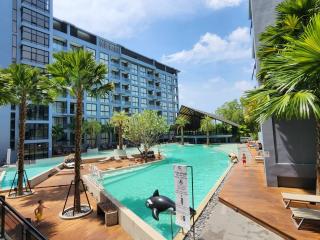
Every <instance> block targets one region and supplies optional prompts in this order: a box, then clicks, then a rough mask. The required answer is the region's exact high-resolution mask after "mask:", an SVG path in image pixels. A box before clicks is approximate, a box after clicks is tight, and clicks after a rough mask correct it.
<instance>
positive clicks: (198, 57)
mask: <svg viewBox="0 0 320 240" xmlns="http://www.w3.org/2000/svg"><path fill="white" fill-rule="evenodd" d="M250 54H251V38H250V34H249V28H247V27H238V28H237V29H235V30H234V31H233V32H231V33H230V34H229V35H228V36H226V37H224V38H222V37H220V36H219V35H217V34H215V33H206V34H204V35H203V36H201V37H200V40H199V41H198V42H197V43H196V44H194V46H193V47H192V48H191V49H190V50H182V51H180V52H176V53H173V54H169V55H165V56H163V58H162V60H163V61H164V62H167V63H189V62H192V63H209V62H218V61H225V60H237V59H245V58H250Z"/></svg>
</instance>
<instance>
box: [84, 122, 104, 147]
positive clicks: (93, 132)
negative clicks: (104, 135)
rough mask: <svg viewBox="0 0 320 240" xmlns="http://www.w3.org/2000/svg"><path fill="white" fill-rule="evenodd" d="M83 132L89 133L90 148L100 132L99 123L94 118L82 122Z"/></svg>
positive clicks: (93, 145) (94, 144) (94, 143)
mask: <svg viewBox="0 0 320 240" xmlns="http://www.w3.org/2000/svg"><path fill="white" fill-rule="evenodd" d="M84 132H85V133H86V134H88V135H89V138H90V143H91V144H90V145H91V148H94V147H95V146H96V142H97V136H98V134H99V133H100V132H101V123H100V122H98V121H96V120H89V121H85V122H84Z"/></svg>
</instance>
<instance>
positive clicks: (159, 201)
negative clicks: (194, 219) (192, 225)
mask: <svg viewBox="0 0 320 240" xmlns="http://www.w3.org/2000/svg"><path fill="white" fill-rule="evenodd" d="M146 206H147V207H148V208H150V209H151V210H152V217H153V218H154V219H155V220H157V221H159V213H161V212H164V211H171V212H172V213H173V214H175V213H176V204H175V202H174V201H172V200H171V199H170V198H168V197H166V196H161V195H159V191H158V189H157V190H155V191H154V193H153V195H152V196H151V197H149V198H148V199H147V201H146ZM190 214H191V216H192V215H194V214H196V211H195V210H194V209H193V208H190Z"/></svg>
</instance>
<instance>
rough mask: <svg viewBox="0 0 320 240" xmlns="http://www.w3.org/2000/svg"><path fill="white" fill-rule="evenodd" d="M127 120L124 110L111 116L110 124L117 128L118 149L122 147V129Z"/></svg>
mask: <svg viewBox="0 0 320 240" xmlns="http://www.w3.org/2000/svg"><path fill="white" fill-rule="evenodd" d="M127 122H128V115H127V113H126V112H125V111H121V112H115V113H114V114H113V116H112V117H111V124H113V125H114V126H115V127H116V128H117V129H118V141H119V149H120V150H122V149H123V130H124V128H125V126H126V123H127Z"/></svg>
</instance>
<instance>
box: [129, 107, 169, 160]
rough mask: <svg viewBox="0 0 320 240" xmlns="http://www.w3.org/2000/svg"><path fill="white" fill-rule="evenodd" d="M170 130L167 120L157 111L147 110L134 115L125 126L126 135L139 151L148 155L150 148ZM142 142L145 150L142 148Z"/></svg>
mask: <svg viewBox="0 0 320 240" xmlns="http://www.w3.org/2000/svg"><path fill="white" fill-rule="evenodd" d="M168 131H169V126H168V124H167V121H166V120H165V119H164V118H163V117H162V116H159V115H158V114H157V113H156V112H155V111H151V110H145V111H143V112H142V113H136V114H134V115H132V116H131V117H130V118H129V119H128V122H127V124H126V125H125V128H124V136H125V138H126V139H128V140H129V141H130V142H132V143H134V144H135V145H136V146H137V148H138V150H139V152H140V153H142V155H143V156H146V154H147V153H148V151H149V150H150V148H151V147H152V146H154V145H156V144H157V143H158V142H159V139H160V137H161V136H162V135H163V134H165V133H167V132H168ZM141 144H142V145H143V151H141V150H140V146H141Z"/></svg>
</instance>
